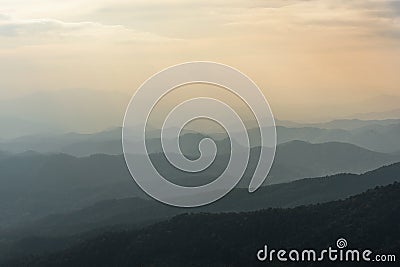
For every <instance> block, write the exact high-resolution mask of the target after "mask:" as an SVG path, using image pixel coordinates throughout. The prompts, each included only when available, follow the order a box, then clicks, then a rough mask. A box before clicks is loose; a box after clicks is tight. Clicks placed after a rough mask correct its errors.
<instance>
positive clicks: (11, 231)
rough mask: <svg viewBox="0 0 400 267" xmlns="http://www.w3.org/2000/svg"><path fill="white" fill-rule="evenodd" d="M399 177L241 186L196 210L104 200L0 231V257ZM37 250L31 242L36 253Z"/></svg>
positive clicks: (330, 194)
mask: <svg viewBox="0 0 400 267" xmlns="http://www.w3.org/2000/svg"><path fill="white" fill-rule="evenodd" d="M399 181H400V163H397V164H393V165H390V166H387V167H382V168H379V169H377V170H374V171H371V172H367V173H365V174H362V175H354V174H340V175H335V176H330V177H321V178H309V179H303V180H299V181H295V182H291V183H285V184H277V185H271V186H266V187H262V188H260V189H259V190H258V191H256V193H254V194H249V193H248V192H247V190H246V189H235V190H234V191H232V192H231V193H230V194H228V195H227V196H225V197H224V198H223V199H221V200H220V201H218V202H215V203H213V204H212V205H209V206H205V207H201V208H196V209H182V208H175V207H170V206H167V205H163V204H161V203H159V202H156V201H154V200H144V199H140V198H125V199H114V200H107V201H102V202H98V203H96V204H95V205H92V206H89V207H87V208H84V209H81V210H77V211H74V212H69V213H64V214H58V215H56V214H55V215H51V216H48V217H45V218H43V219H40V220H37V221H35V222H32V223H30V224H28V225H25V226H21V227H14V228H8V230H5V229H3V231H1V232H0V235H1V236H2V237H3V239H2V243H1V244H2V246H1V244H0V251H1V250H2V251H5V253H3V254H1V255H0V258H1V257H3V258H4V257H6V256H8V255H9V254H10V253H19V254H21V255H26V254H29V253H33V252H34V251H35V250H32V248H30V249H24V250H21V249H20V248H27V247H28V248H29V247H30V246H31V244H32V243H37V242H38V243H40V244H42V245H43V247H42V249H41V250H40V251H42V252H43V251H50V250H53V249H54V248H61V247H65V246H66V245H68V244H70V243H71V242H72V243H73V242H76V241H77V239H78V240H79V239H80V237H81V236H82V235H85V236H86V235H89V236H93V235H96V234H98V233H99V232H100V233H101V232H104V231H107V229H113V228H121V227H123V228H124V227H128V228H134V229H141V228H143V227H146V226H148V225H151V224H153V223H155V222H159V221H162V220H167V219H169V218H171V217H173V216H175V215H179V214H183V213H187V212H190V213H204V212H208V213H210V212H211V213H220V212H244V211H256V210H261V209H267V208H294V207H299V206H302V205H310V204H321V203H327V202H329V201H336V200H340V199H345V198H347V197H349V196H352V195H356V194H360V193H361V192H364V191H366V190H368V189H371V188H374V187H376V186H385V185H389V184H391V183H395V182H399ZM366 205H367V204H366ZM294 220H295V219H294ZM299 227H300V226H299ZM60 238H61V239H60ZM39 248H40V247H36V246H34V249H37V251H38V252H39Z"/></svg>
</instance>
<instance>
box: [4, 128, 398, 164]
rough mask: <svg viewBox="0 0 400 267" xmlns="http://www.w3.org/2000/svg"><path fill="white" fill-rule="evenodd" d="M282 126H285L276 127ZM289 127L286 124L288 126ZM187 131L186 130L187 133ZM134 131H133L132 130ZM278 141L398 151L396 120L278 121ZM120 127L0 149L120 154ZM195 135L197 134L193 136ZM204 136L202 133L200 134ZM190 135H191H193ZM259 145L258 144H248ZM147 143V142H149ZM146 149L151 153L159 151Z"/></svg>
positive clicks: (26, 139) (30, 139)
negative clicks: (336, 144) (342, 144)
mask: <svg viewBox="0 0 400 267" xmlns="http://www.w3.org/2000/svg"><path fill="white" fill-rule="evenodd" d="M279 125H286V126H279ZM288 126H290V127H288ZM189 133H190V132H189ZM189 133H187V134H185V135H187V136H186V137H185V135H183V137H182V138H183V139H184V141H183V142H184V143H185V144H189V145H190V144H191V145H192V146H194V147H196V148H197V145H198V142H197V143H196V141H197V140H200V139H201V138H199V136H201V134H199V133H197V134H196V133H195V132H193V133H192V134H189ZM133 134H134V133H133ZM277 134H278V143H280V144H281V143H286V142H289V141H294V140H301V141H306V142H310V143H325V142H344V143H349V144H353V145H357V146H360V147H364V148H366V149H369V150H373V151H377V152H384V153H395V152H397V151H400V142H398V140H399V136H400V120H382V121H377V120H375V121H361V120H337V121H332V122H328V123H323V124H306V125H303V124H296V123H290V122H284V123H280V122H278V126H277ZM121 135H122V133H121V128H113V129H109V130H107V131H102V132H98V133H93V134H78V133H68V134H56V133H53V134H36V135H27V136H22V137H19V138H14V139H6V140H0V150H3V151H9V152H13V153H21V152H25V151H29V150H33V151H37V152H41V153H65V154H70V155H74V156H78V157H81V156H89V155H93V154H99V153H103V154H111V155H118V154H122V145H121ZM196 135H197V136H196ZM249 135H250V137H252V138H254V140H257V136H259V134H258V131H257V130H256V129H250V130H249ZM149 136H150V137H149V138H148V141H149V142H150V143H154V142H158V141H159V138H160V137H159V131H157V130H152V131H150V134H149ZM203 136H204V135H203ZM209 136H210V137H215V138H216V139H217V141H218V140H221V139H223V138H226V136H225V135H223V134H220V133H214V134H213V133H210V135H209ZM193 137H194V138H193ZM252 145H253V146H257V145H259V142H258V143H255V144H252ZM150 146H151V145H150ZM154 147H155V149H152V148H150V150H151V151H152V153H154V152H161V148H160V149H159V150H160V151H156V150H157V149H158V148H157V146H154Z"/></svg>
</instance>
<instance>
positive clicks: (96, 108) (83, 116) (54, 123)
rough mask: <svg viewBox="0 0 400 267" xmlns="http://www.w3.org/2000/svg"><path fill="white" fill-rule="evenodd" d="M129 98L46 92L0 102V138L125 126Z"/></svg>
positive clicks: (113, 94)
mask: <svg viewBox="0 0 400 267" xmlns="http://www.w3.org/2000/svg"><path fill="white" fill-rule="evenodd" d="M129 100H130V97H129V96H126V95H123V94H120V93H118V92H107V91H98V90H88V89H68V90H54V91H43V92H38V93H35V94H31V95H26V96H23V97H19V98H15V99H7V100H3V101H0V114H1V118H0V123H1V129H0V138H15V137H21V136H25V135H31V134H46V133H55V132H64V133H65V132H69V131H79V132H96V131H100V130H102V129H106V128H108V127H110V126H119V125H122V120H123V114H124V112H125V109H126V106H127V104H128V102H129Z"/></svg>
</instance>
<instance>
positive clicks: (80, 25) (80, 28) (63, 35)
mask: <svg viewBox="0 0 400 267" xmlns="http://www.w3.org/2000/svg"><path fill="white" fill-rule="evenodd" d="M1 37H3V38H4V37H6V38H8V39H12V38H16V39H18V38H19V39H25V40H26V39H35V40H36V41H38V40H41V39H43V40H46V41H54V40H57V39H58V40H59V39H70V40H74V38H79V39H81V40H84V39H85V38H90V39H101V40H104V41H107V40H109V41H114V42H160V41H168V40H170V39H169V38H166V37H163V36H160V35H156V34H152V33H149V32H141V31H136V30H134V29H130V28H126V27H124V26H123V25H105V24H101V23H97V22H90V21H82V22H65V21H61V20H57V19H51V18H41V19H28V20H16V19H12V18H11V17H8V16H6V15H1V14H0V38H1Z"/></svg>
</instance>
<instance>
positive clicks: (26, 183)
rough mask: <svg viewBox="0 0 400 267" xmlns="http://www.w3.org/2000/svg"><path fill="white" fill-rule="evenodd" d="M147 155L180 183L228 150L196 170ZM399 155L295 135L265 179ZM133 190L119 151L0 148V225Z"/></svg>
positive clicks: (205, 175) (209, 175)
mask: <svg viewBox="0 0 400 267" xmlns="http://www.w3.org/2000/svg"><path fill="white" fill-rule="evenodd" d="M151 157H152V159H153V160H154V162H157V164H156V166H157V167H159V169H160V172H161V173H163V174H164V175H165V176H166V177H168V178H169V179H171V180H172V181H174V182H176V183H178V184H182V185H187V186H193V185H196V184H202V183H205V182H209V181H211V180H213V179H215V178H216V177H217V176H218V174H219V173H221V172H222V171H223V170H224V169H225V166H226V165H225V164H226V162H227V160H228V159H229V154H222V155H220V156H218V160H216V162H215V163H214V164H213V165H212V166H211V167H209V168H208V169H206V170H205V171H203V172H201V173H198V174H195V175H190V174H188V173H185V172H183V171H178V170H176V169H175V168H173V167H172V166H171V165H170V164H169V163H168V162H167V161H166V159H165V156H164V155H163V154H152V155H151ZM1 158H2V159H1ZM397 161H399V156H398V155H390V154H383V153H377V152H373V151H368V150H365V149H363V148H360V147H356V146H354V145H350V144H342V143H326V144H309V143H305V142H301V141H294V142H289V143H286V144H282V145H280V146H278V149H277V153H276V159H275V163H274V165H273V167H272V169H271V172H270V175H269V178H268V179H267V181H266V183H268V184H273V183H282V182H287V181H292V180H296V179H301V178H309V177H318V176H325V175H330V174H335V173H342V172H351V173H361V172H365V171H368V170H372V169H375V168H378V167H380V166H383V165H387V164H391V163H394V162H397ZM257 162H258V157H252V159H251V160H250V162H249V165H248V169H247V170H246V173H245V175H244V177H243V179H242V180H241V183H240V184H239V186H240V187H247V186H248V182H249V179H250V178H251V176H252V171H254V168H255V166H256V163H257ZM16 196H17V197H18V201H16V200H15V198H16ZM132 196H136V197H138V196H139V197H143V198H146V196H145V194H144V193H143V192H142V190H140V189H139V188H138V187H137V185H136V183H135V182H134V181H133V179H132V178H131V176H130V174H129V172H128V170H127V167H126V164H125V161H124V159H123V156H122V155H117V156H112V155H93V156H89V157H83V158H76V157H73V156H70V155H66V154H48V155H47V154H46V155H44V154H38V153H37V152H32V151H31V152H25V153H23V154H18V155H7V154H3V156H1V154H0V201H1V209H0V225H10V224H15V223H17V222H22V221H29V220H32V219H37V218H39V217H43V216H46V215H48V214H51V213H55V212H60V211H67V210H71V209H79V208H82V207H84V206H87V205H91V204H93V203H96V202H98V201H101V200H104V199H110V198H124V197H132Z"/></svg>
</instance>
